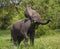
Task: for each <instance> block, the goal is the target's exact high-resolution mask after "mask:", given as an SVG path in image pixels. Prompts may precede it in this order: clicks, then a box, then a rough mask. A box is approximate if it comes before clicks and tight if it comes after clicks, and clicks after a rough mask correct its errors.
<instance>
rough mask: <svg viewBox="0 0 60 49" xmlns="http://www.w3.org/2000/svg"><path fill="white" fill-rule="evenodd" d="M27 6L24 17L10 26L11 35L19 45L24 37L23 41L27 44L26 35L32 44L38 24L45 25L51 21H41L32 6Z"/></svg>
mask: <svg viewBox="0 0 60 49" xmlns="http://www.w3.org/2000/svg"><path fill="white" fill-rule="evenodd" d="M29 8H30V7H29ZM29 8H28V10H26V11H25V17H26V19H25V20H19V21H17V22H15V23H14V24H13V25H12V27H11V37H12V40H13V42H14V44H15V45H19V44H20V43H21V41H22V40H23V39H25V40H24V43H25V45H27V44H28V35H29V37H30V43H31V44H32V45H34V36H35V29H37V28H38V25H40V24H41V25H45V24H48V23H49V22H50V21H51V20H48V21H47V22H42V21H41V19H40V15H39V14H38V13H37V12H36V11H35V10H33V9H32V8H30V9H29Z"/></svg>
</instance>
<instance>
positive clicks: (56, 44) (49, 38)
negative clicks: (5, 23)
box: [0, 30, 60, 49]
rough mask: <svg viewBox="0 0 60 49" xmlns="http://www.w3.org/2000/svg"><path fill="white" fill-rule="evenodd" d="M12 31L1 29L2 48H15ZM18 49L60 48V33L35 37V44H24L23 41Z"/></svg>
mask: <svg viewBox="0 0 60 49" xmlns="http://www.w3.org/2000/svg"><path fill="white" fill-rule="evenodd" d="M10 39H11V37H10V31H9V30H5V31H4V30H0V49H14V45H13V43H12V42H11V41H10ZM18 49H60V34H59V33H57V34H55V35H43V36H40V38H35V44H34V46H31V45H30V44H29V45H28V46H26V47H25V46H24V45H23V41H22V43H21V45H20V47H19V48H18Z"/></svg>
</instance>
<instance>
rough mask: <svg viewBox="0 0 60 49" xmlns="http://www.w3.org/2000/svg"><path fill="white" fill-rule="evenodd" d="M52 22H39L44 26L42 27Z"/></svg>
mask: <svg viewBox="0 0 60 49" xmlns="http://www.w3.org/2000/svg"><path fill="white" fill-rule="evenodd" d="M49 22H50V20H48V21H47V22H42V21H40V22H38V23H39V24H42V25H46V24H48V23H49Z"/></svg>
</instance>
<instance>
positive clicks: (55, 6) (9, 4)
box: [0, 0, 60, 35]
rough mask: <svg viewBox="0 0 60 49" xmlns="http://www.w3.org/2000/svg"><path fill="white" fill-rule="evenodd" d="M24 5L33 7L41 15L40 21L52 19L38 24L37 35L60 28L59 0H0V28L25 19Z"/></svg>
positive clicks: (8, 27)
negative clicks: (47, 22) (44, 23)
mask: <svg viewBox="0 0 60 49" xmlns="http://www.w3.org/2000/svg"><path fill="white" fill-rule="evenodd" d="M17 3H19V5H17ZM26 5H29V6H31V7H32V8H33V9H35V10H36V11H37V12H38V13H39V14H40V15H41V19H42V21H47V20H48V19H51V20H52V22H50V23H49V24H47V25H40V26H39V27H38V29H37V30H36V32H38V33H36V34H37V35H43V34H46V33H47V34H48V32H51V31H52V30H57V29H60V0H16V1H15V0H0V29H1V30H6V29H10V27H11V25H12V24H13V23H14V22H16V21H17V20H22V19H25V16H24V11H25V8H26ZM15 6H17V8H18V11H19V12H18V11H17V10H16V8H15ZM49 30H51V31H49ZM53 34H54V33H53Z"/></svg>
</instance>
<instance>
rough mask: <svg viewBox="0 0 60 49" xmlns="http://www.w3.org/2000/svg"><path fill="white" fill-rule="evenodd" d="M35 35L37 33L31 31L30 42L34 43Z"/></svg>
mask: <svg viewBox="0 0 60 49" xmlns="http://www.w3.org/2000/svg"><path fill="white" fill-rule="evenodd" d="M34 35H35V32H30V44H31V45H34Z"/></svg>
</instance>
